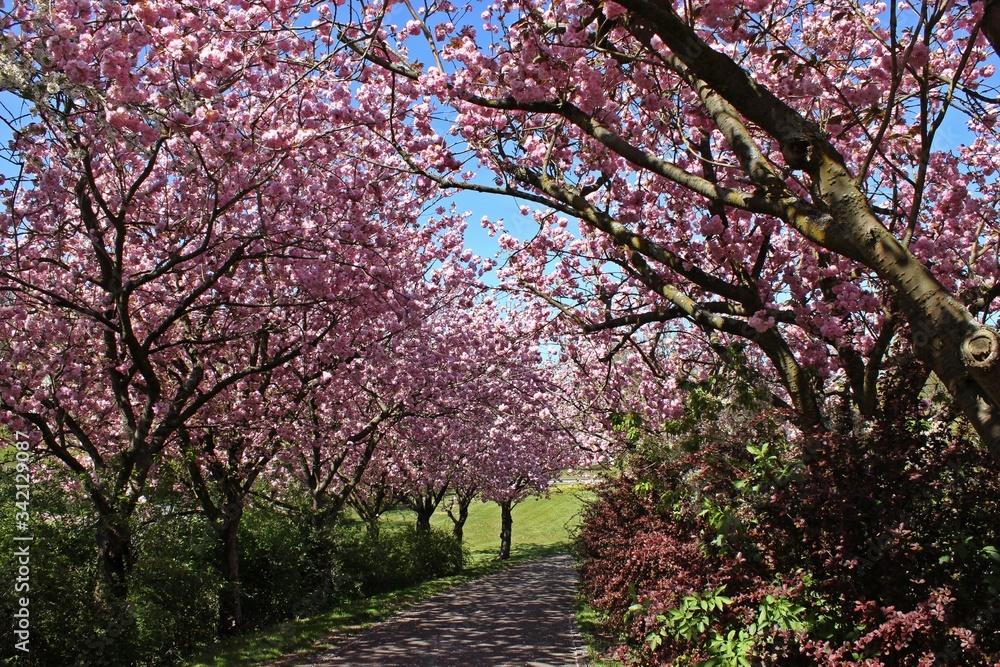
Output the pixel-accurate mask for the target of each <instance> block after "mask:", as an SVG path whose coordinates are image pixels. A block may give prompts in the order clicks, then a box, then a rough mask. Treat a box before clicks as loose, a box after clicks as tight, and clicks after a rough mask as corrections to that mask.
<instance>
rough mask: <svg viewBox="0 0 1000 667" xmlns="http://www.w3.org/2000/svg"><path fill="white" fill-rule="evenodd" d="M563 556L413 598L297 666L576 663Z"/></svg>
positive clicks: (571, 586) (577, 644)
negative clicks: (399, 609)
mask: <svg viewBox="0 0 1000 667" xmlns="http://www.w3.org/2000/svg"><path fill="white" fill-rule="evenodd" d="M575 601H576V573H575V571H574V570H573V566H572V561H571V559H570V557H569V556H553V557H550V558H542V559H539V560H535V561H532V562H530V563H525V564H524V565H518V566H515V567H512V568H510V569H509V570H505V571H503V572H499V573H497V574H494V575H490V576H488V577H485V578H483V579H480V580H478V581H473V582H469V583H466V584H462V585H459V586H456V587H454V588H452V589H450V590H448V591H447V592H445V593H441V594H439V595H435V596H433V597H431V598H428V599H426V600H424V601H422V602H419V603H417V604H415V605H413V606H411V607H409V608H407V609H406V610H405V611H403V612H400V613H399V614H396V615H394V616H392V617H390V618H388V619H386V620H385V621H383V622H381V623H379V624H377V625H375V626H373V627H371V628H369V629H368V630H366V631H364V632H363V633H361V634H360V635H357V636H355V637H353V638H351V639H349V640H348V641H346V642H344V643H343V644H342V645H340V646H337V647H336V648H334V649H332V650H331V651H329V652H327V653H323V654H320V655H318V656H316V657H315V658H313V662H306V663H300V665H299V667H346V666H348V665H350V666H351V667H375V666H376V665H377V666H378V667H445V666H447V665H456V666H458V665H460V666H461V667H571V666H572V667H576V666H578V665H584V664H586V658H585V657H586V654H587V651H586V649H585V648H584V647H583V642H582V640H581V639H580V635H579V632H578V631H577V627H576V618H575V616H574V611H573V610H574V606H575Z"/></svg>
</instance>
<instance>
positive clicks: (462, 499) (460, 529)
mask: <svg viewBox="0 0 1000 667" xmlns="http://www.w3.org/2000/svg"><path fill="white" fill-rule="evenodd" d="M473 498H474V496H473V495H468V496H466V495H462V494H459V496H458V497H457V499H456V506H457V509H458V516H455V514H454V513H453V512H452V511H451V510H450V509H449V510H448V516H449V517H451V520H452V522H453V523H454V526H453V527H452V531H451V532H452V534H453V535H454V536H455V539H456V540H458V541H459V543H461V542H462V539H463V538H464V537H465V522H466V521H467V520H468V519H469V505H471V504H472V499H473Z"/></svg>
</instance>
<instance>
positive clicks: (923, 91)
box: [330, 0, 1000, 455]
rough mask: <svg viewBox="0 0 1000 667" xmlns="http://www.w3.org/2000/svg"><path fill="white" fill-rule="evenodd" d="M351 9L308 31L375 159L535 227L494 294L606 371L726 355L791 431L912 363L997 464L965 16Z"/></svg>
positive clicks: (514, 247) (670, 366) (783, 6)
mask: <svg viewBox="0 0 1000 667" xmlns="http://www.w3.org/2000/svg"><path fill="white" fill-rule="evenodd" d="M352 8H353V10H354V13H353V14H352V15H351V16H350V17H346V16H344V15H343V13H342V14H341V15H340V16H334V17H331V19H330V21H331V25H333V26H335V27H336V28H337V30H339V35H340V38H341V39H342V40H343V41H344V42H345V43H347V44H349V45H351V46H352V47H353V49H354V50H355V52H356V54H357V55H358V57H359V59H362V62H363V63H367V65H359V67H361V68H363V70H364V71H365V73H366V77H369V78H368V81H369V83H370V91H371V92H370V93H369V95H370V96H371V97H373V98H374V97H378V98H379V99H381V100H382V104H383V105H384V106H385V107H386V108H388V109H391V110H392V115H391V118H392V119H393V120H394V121H396V122H394V123H390V124H388V125H387V126H385V127H383V128H382V129H381V133H382V136H383V137H384V139H385V141H386V143H387V144H388V145H390V146H392V147H394V148H395V149H396V150H397V151H398V152H399V153H400V154H401V155H403V156H404V157H405V158H406V160H407V161H408V167H409V169H410V170H411V171H413V172H415V173H418V174H421V175H423V176H425V177H426V178H428V179H431V180H434V181H436V182H438V183H439V184H441V185H442V186H445V187H454V188H463V189H467V190H473V191H478V192H489V193H494V194H498V195H507V196H514V197H518V198H520V199H521V200H523V201H524V202H525V203H526V204H534V205H536V206H537V207H538V208H537V209H536V210H535V212H534V213H533V215H534V217H535V218H536V220H537V222H538V224H539V229H540V233H539V234H538V235H536V236H535V237H534V238H532V239H529V240H518V239H515V238H513V237H512V236H511V235H509V234H508V235H504V236H502V237H501V239H500V240H501V243H502V245H503V246H504V247H505V248H507V249H508V250H510V251H511V252H512V253H513V254H514V258H513V259H512V261H511V264H510V267H509V270H510V273H509V276H510V279H511V285H515V284H516V285H518V286H519V287H521V288H522V289H529V290H531V291H534V292H536V293H538V294H540V295H542V296H543V298H545V299H547V301H548V305H549V306H550V307H551V308H554V309H556V310H557V311H559V312H560V313H561V316H562V317H563V318H565V319H566V320H567V321H568V322H569V323H571V324H572V325H573V326H575V327H576V328H577V329H578V330H582V331H584V332H589V333H595V332H604V333H612V334H613V335H612V336H609V337H608V338H607V339H606V340H608V344H607V347H606V350H607V352H608V354H611V355H612V356H617V355H619V354H622V353H634V355H635V356H638V357H641V358H642V359H644V363H647V362H648V363H651V364H652V368H653V373H654V375H656V376H660V377H680V378H685V377H689V376H690V375H691V374H692V373H695V374H697V373H698V372H699V371H698V369H699V368H701V369H703V368H708V367H710V362H709V358H710V357H712V356H718V355H720V354H722V353H725V352H726V351H727V350H732V349H733V346H734V345H735V346H737V347H738V348H740V356H741V357H743V358H745V359H747V360H748V361H749V362H750V363H751V364H753V366H754V368H755V369H756V370H755V371H754V372H756V373H759V374H760V377H761V378H762V379H767V380H769V381H770V382H772V383H773V385H774V386H775V388H776V399H777V400H781V401H783V402H786V403H788V404H790V405H791V406H793V407H794V410H795V414H796V415H797V420H798V425H799V426H800V427H801V428H802V429H804V430H807V431H815V430H823V429H825V428H829V427H830V425H831V419H832V412H831V410H832V409H833V405H834V404H841V405H843V404H847V405H850V406H853V407H852V409H853V410H854V411H855V412H856V413H857V414H859V415H861V416H862V417H867V416H870V415H871V414H873V411H874V410H875V408H876V403H877V401H878V400H879V395H878V388H879V381H880V379H881V378H882V377H883V374H884V373H883V372H884V370H885V369H886V368H888V367H892V366H893V365H895V364H896V363H897V361H896V360H897V359H900V358H901V355H902V356H908V355H915V356H916V357H917V358H919V359H920V360H921V361H922V362H923V363H924V367H925V369H926V372H927V373H930V372H933V373H934V374H935V375H936V376H937V378H938V379H939V380H940V381H941V382H942V383H943V384H944V386H945V387H946V388H947V390H948V392H950V394H951V396H952V398H953V399H954V401H955V403H956V405H957V406H959V407H960V409H961V411H962V412H963V414H964V415H965V417H966V418H967V419H969V421H970V422H971V423H972V424H973V425H974V426H975V428H976V430H977V431H978V433H979V435H980V436H981V438H982V440H983V442H984V443H985V444H986V445H987V446H988V447H989V448H990V450H991V451H992V452H993V453H994V455H1000V418H998V412H997V411H998V409H1000V389H998V387H1000V385H998V384H997V382H998V378H1000V373H998V372H997V359H998V351H1000V345H998V339H997V334H996V331H995V329H993V328H992V327H991V326H990V325H991V323H993V322H995V312H996V309H997V303H996V297H997V296H998V295H1000V288H998V287H997V282H996V280H997V272H998V263H997V259H996V257H997V255H996V224H997V220H996V215H997V213H996V203H997V193H998V190H997V187H998V181H997V177H996V174H997V164H996V150H995V147H996V145H997V141H996V137H995V136H994V133H995V120H996V113H997V98H996V91H995V88H994V87H993V86H992V83H991V82H992V81H993V80H994V79H993V77H994V67H993V65H991V64H989V63H988V62H986V59H987V57H988V56H989V55H991V49H990V48H989V45H988V43H987V41H986V38H985V37H984V36H983V34H982V30H981V26H982V25H983V12H984V7H983V4H982V3H980V2H973V3H945V4H941V3H931V2H914V3H903V4H895V3H890V4H883V3H881V2H864V3H850V2H842V1H841V0H824V2H818V3H807V4H802V3H790V2H787V1H786V0H776V1H764V2H753V3H749V4H748V3H732V2H726V1H725V0H707V1H699V2H688V3H683V4H677V3H667V4H664V3H653V2H647V1H646V0H628V1H622V2H610V1H598V0H593V1H589V2H588V1H574V2H559V3H545V2H534V1H532V0H525V1H517V2H507V1H505V2H496V3H492V4H488V5H479V6H476V7H473V6H471V5H470V6H457V5H455V4H453V3H451V2H447V1H442V2H432V3H428V4H426V5H424V6H422V7H416V6H414V5H412V4H411V3H406V2H403V3H394V2H370V3H358V4H355V5H352ZM991 20H992V19H989V17H987V21H986V23H985V26H986V29H987V30H989V29H990V26H991V25H993V24H992V23H991ZM963 123H964V124H965V126H966V127H967V128H968V131H969V139H968V140H966V141H964V143H962V144H960V145H957V144H959V140H961V133H962V132H963V131H964V130H956V129H954V128H960V127H962V125H963ZM480 167H482V168H484V169H486V170H488V172H492V174H493V176H494V177H495V182H494V184H489V182H488V181H484V180H483V179H477V178H474V177H473V176H472V171H473V170H475V169H477V168H480ZM524 211H525V214H531V210H530V209H528V208H527V207H525V209H524ZM570 217H572V218H575V219H577V220H578V221H579V223H580V227H581V233H580V234H574V233H571V231H570V229H569V227H568V226H567V220H566V218H570ZM923 380H924V378H920V379H915V382H921V383H922V382H923Z"/></svg>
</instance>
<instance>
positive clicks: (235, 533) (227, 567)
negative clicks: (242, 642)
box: [216, 503, 243, 635]
mask: <svg viewBox="0 0 1000 667" xmlns="http://www.w3.org/2000/svg"><path fill="white" fill-rule="evenodd" d="M223 512H224V513H225V516H224V518H223V519H222V521H221V522H220V524H218V525H217V527H216V537H217V538H218V540H219V548H220V555H221V560H220V565H221V566H222V574H223V577H224V579H225V582H224V583H223V587H222V592H221V595H219V632H220V634H223V635H228V634H236V633H238V632H240V631H241V630H242V629H243V591H242V587H241V585H240V549H239V531H240V523H241V521H242V519H243V506H242V504H237V503H230V504H228V505H227V506H226V507H225V508H224V509H223Z"/></svg>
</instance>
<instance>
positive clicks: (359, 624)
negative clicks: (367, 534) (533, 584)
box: [187, 486, 591, 667]
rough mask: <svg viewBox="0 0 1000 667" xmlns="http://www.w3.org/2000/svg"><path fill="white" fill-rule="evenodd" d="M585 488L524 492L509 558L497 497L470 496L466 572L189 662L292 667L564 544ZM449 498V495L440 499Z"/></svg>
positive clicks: (441, 524)
mask: <svg viewBox="0 0 1000 667" xmlns="http://www.w3.org/2000/svg"><path fill="white" fill-rule="evenodd" d="M590 497H591V494H590V492H589V491H588V490H587V489H586V488H583V487H580V486H563V487H560V488H557V489H555V490H553V492H552V493H551V494H550V495H549V497H548V498H539V499H534V498H529V499H527V500H525V501H523V502H521V503H520V504H518V505H517V506H515V507H514V509H513V511H512V516H513V519H514V526H513V539H512V545H511V559H510V560H509V561H506V562H505V563H499V562H497V561H496V560H494V559H495V557H496V554H497V551H498V550H499V547H500V508H499V506H498V505H496V503H481V502H475V503H473V504H472V506H471V507H470V508H469V519H468V521H467V522H466V524H465V537H464V544H465V546H466V548H467V549H468V551H469V556H470V557H469V560H468V564H467V566H466V568H465V571H464V572H463V573H462V574H460V575H458V576H454V577H447V578H445V579H436V580H434V581H429V582H426V583H423V584H418V585H416V586H413V587H410V588H407V589H404V590H401V591H395V592H393V593H387V594H384V595H378V596H375V597H372V598H368V599H365V600H358V601H354V602H350V603H346V604H344V605H341V606H338V607H336V608H334V609H331V610H330V611H327V612H325V613H323V614H319V615H316V616H314V617H311V618H302V619H294V620H291V621H287V622H285V623H281V624H279V625H277V626H273V627H270V628H265V629H262V630H261V631H260V632H257V633H254V634H252V635H245V636H241V637H235V638H232V639H229V640H226V641H224V642H222V643H220V644H219V645H217V646H214V647H212V648H211V649H210V650H208V651H206V652H205V653H203V654H202V655H200V656H198V657H197V658H196V659H195V660H192V661H190V662H188V663H187V667H264V666H265V665H266V666H274V667H282V666H285V665H287V666H291V665H295V664H298V663H299V662H301V660H303V659H304V658H306V657H307V656H309V655H312V654H314V653H315V652H317V651H322V650H325V649H327V648H329V647H330V646H332V642H333V640H334V639H336V638H337V637H339V635H340V634H342V633H344V632H353V631H357V630H360V629H362V628H364V627H366V626H368V625H370V624H372V623H374V622H375V621H378V620H380V619H382V618H384V617H385V616H388V615H389V614H391V613H393V612H395V611H397V610H398V609H400V608H402V607H404V606H406V605H408V604H412V603H413V602H416V601H418V600H421V599H423V598H425V597H428V596H430V595H433V594H434V593H438V592H440V591H443V590H445V589H447V588H449V587H451V586H454V585H455V584H459V583H462V582H465V581H469V580H471V579H477V578H479V577H483V576H485V575H487V574H491V573H493V572H496V571H498V570H500V569H502V568H503V567H506V565H507V564H510V563H516V562H519V561H524V560H528V559H530V558H534V557H537V556H541V555H545V554H551V553H559V552H563V551H566V550H568V549H569V546H570V543H571V540H572V531H573V530H574V529H575V527H576V526H578V525H579V521H580V510H581V509H582V506H583V503H584V501H585V500H587V499H589V498H590ZM446 502H447V501H446ZM414 520H415V519H414V515H413V513H412V512H408V511H398V512H389V513H387V514H386V515H384V516H383V521H384V522H385V524H386V525H387V527H391V525H392V524H401V523H409V522H411V521H414ZM431 524H432V525H433V526H437V527H438V528H443V529H445V530H451V527H452V522H451V519H449V518H448V516H447V515H446V514H445V513H444V512H443V511H441V512H439V513H437V514H435V515H434V517H432V519H431Z"/></svg>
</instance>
